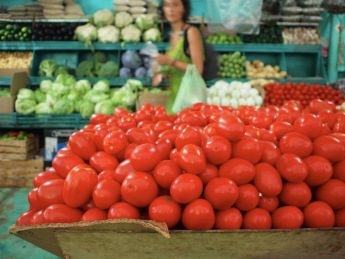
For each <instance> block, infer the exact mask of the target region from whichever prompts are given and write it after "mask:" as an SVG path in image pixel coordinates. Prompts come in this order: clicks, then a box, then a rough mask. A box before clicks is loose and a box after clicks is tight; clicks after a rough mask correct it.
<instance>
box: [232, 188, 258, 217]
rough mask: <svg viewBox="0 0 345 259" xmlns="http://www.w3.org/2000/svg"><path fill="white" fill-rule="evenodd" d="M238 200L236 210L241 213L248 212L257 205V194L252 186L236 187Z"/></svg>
mask: <svg viewBox="0 0 345 259" xmlns="http://www.w3.org/2000/svg"><path fill="white" fill-rule="evenodd" d="M238 192H239V195H238V199H237V201H236V203H235V206H236V208H238V209H239V210H241V211H249V210H252V209H254V208H256V206H257V205H258V204H259V192H258V190H257V189H256V188H255V186H254V185H252V184H244V185H241V186H239V187H238Z"/></svg>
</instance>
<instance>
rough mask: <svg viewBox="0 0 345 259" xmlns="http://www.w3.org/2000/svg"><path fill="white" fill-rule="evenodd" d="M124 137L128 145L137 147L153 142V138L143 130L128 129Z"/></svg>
mask: <svg viewBox="0 0 345 259" xmlns="http://www.w3.org/2000/svg"><path fill="white" fill-rule="evenodd" d="M126 137H127V140H128V142H129V143H134V144H138V145H140V144H145V143H153V142H154V138H152V137H151V136H150V135H149V134H148V133H147V132H146V131H145V130H144V129H143V128H131V129H129V130H128V131H127V132H126Z"/></svg>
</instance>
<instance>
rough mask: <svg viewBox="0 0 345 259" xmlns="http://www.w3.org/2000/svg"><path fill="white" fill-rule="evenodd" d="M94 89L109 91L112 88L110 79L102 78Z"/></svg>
mask: <svg viewBox="0 0 345 259" xmlns="http://www.w3.org/2000/svg"><path fill="white" fill-rule="evenodd" d="M93 90H96V91H100V92H104V93H107V92H109V90H110V84H109V81H108V80H100V81H98V82H97V83H96V84H95V85H94V86H93Z"/></svg>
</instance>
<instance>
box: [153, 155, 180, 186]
mask: <svg viewBox="0 0 345 259" xmlns="http://www.w3.org/2000/svg"><path fill="white" fill-rule="evenodd" d="M180 174H181V169H180V168H179V167H178V166H177V165H176V163H174V162H173V161H171V160H163V161H161V162H159V163H158V165H157V166H156V168H155V170H154V171H153V174H152V175H153V178H154V179H155V180H156V182H157V184H158V185H159V187H161V188H164V189H170V186H171V183H172V182H173V181H174V180H175V179H176V178H177V176H179V175H180Z"/></svg>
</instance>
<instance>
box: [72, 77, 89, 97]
mask: <svg viewBox="0 0 345 259" xmlns="http://www.w3.org/2000/svg"><path fill="white" fill-rule="evenodd" d="M74 89H75V90H76V91H77V92H78V93H79V94H86V92H88V91H89V90H91V84H90V82H89V81H88V80H86V79H82V80H79V81H77V83H76V84H75V87H74Z"/></svg>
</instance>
